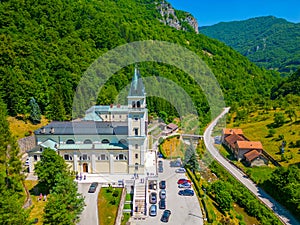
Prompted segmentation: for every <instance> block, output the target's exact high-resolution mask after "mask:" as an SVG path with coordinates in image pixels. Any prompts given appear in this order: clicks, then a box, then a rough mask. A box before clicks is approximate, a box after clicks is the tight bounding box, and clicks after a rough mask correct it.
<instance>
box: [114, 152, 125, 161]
mask: <svg viewBox="0 0 300 225" xmlns="http://www.w3.org/2000/svg"><path fill="white" fill-rule="evenodd" d="M116 159H117V160H127V156H126V155H124V154H122V153H121V154H119V155H117V157H116Z"/></svg>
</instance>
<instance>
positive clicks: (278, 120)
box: [273, 112, 285, 127]
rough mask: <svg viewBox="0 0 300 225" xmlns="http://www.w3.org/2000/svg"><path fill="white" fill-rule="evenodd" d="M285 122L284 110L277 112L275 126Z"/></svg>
mask: <svg viewBox="0 0 300 225" xmlns="http://www.w3.org/2000/svg"><path fill="white" fill-rule="evenodd" d="M284 122H285V117H284V114H283V113H282V112H277V113H275V114H274V123H273V124H274V126H275V127H280V126H282V125H283V124H284Z"/></svg>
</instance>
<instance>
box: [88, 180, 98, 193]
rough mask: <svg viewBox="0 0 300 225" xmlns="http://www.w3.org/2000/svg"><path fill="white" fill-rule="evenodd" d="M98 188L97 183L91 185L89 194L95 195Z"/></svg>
mask: <svg viewBox="0 0 300 225" xmlns="http://www.w3.org/2000/svg"><path fill="white" fill-rule="evenodd" d="M97 187H98V183H97V182H93V183H91V185H90V188H89V193H94V192H95V191H96V189H97Z"/></svg>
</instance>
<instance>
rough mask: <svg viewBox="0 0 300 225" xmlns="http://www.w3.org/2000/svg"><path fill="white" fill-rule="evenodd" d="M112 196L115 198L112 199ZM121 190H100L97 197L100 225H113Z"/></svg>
mask: <svg viewBox="0 0 300 225" xmlns="http://www.w3.org/2000/svg"><path fill="white" fill-rule="evenodd" d="M113 194H114V195H115V196H116V195H117V196H116V197H114V196H113ZM121 194H122V188H101V189H100V191H99V195H98V217H99V221H100V225H113V224H114V223H115V219H116V216H117V212H118V207H119V204H120V199H121Z"/></svg>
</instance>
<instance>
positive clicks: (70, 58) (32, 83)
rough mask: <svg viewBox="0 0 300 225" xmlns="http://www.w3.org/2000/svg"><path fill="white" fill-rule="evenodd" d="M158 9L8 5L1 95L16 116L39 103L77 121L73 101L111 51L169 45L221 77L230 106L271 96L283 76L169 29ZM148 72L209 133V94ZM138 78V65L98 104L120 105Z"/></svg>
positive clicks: (156, 70) (119, 4) (32, 2)
mask: <svg viewBox="0 0 300 225" xmlns="http://www.w3.org/2000/svg"><path fill="white" fill-rule="evenodd" d="M156 6H157V5H156V3H155V2H154V1H151V0H138V1H134V0H115V1H113V0H103V1H98V0H91V1H81V0H68V1H66V0H51V1H50V0H43V1H41V0H29V1H21V0H12V1H1V2H0V40H1V41H0V45H1V47H0V77H1V80H0V92H1V93H2V96H3V100H4V101H5V103H6V104H7V108H8V112H9V114H10V115H12V116H15V115H17V114H26V113H29V110H30V107H29V103H28V102H29V99H30V97H34V98H35V99H36V101H37V103H38V104H39V106H40V108H41V111H42V113H43V114H44V115H46V116H47V117H48V118H49V119H55V120H64V119H68V118H71V110H72V101H73V94H74V92H75V90H76V86H77V84H78V82H79V80H80V78H81V76H82V74H83V73H84V71H85V70H86V69H87V68H88V67H89V65H90V64H91V63H92V62H93V61H94V60H95V59H97V58H98V57H99V56H101V55H102V54H103V53H105V52H107V51H108V50H110V49H113V48H115V47H116V46H119V45H122V44H125V43H130V42H133V41H138V40H163V41H168V42H172V43H177V44H179V45H182V46H184V47H186V48H188V49H190V50H192V51H194V52H195V53H196V54H198V55H199V56H200V57H201V58H202V59H203V60H204V61H205V62H206V63H207V64H208V65H209V67H210V68H211V70H212V72H213V73H214V74H215V76H216V77H217V79H218V81H219V83H220V86H221V88H222V90H223V92H224V95H225V100H226V102H227V104H232V103H233V102H236V103H239V104H241V105H247V102H251V101H252V100H253V99H256V101H259V99H263V98H265V97H266V98H268V97H269V96H270V90H271V87H272V85H274V84H276V83H277V80H278V76H277V78H276V74H272V72H271V71H266V70H264V69H260V68H258V67H257V66H255V65H254V64H253V63H251V62H250V61H249V60H248V59H247V58H246V57H243V56H242V55H240V54H239V53H237V52H236V51H234V50H232V49H231V48H229V47H227V46H226V45H225V44H223V43H221V42H219V41H216V40H213V39H210V38H208V37H206V36H204V35H202V34H199V35H197V34H195V32H184V31H178V30H176V29H175V28H171V27H168V26H165V25H164V24H162V23H160V22H159V19H160V14H159V12H158V11H157V9H156ZM140 68H141V74H142V75H146V74H147V75H155V76H164V77H166V78H168V79H170V80H172V81H174V82H175V83H177V84H179V85H180V86H181V87H182V88H183V89H184V90H185V91H186V92H187V93H188V94H189V95H190V96H191V98H192V100H193V101H194V104H195V106H196V108H197V110H198V113H199V115H200V118H201V119H202V121H203V125H204V124H205V123H207V122H208V121H209V120H210V119H209V113H208V111H209V107H208V104H207V102H206V100H205V97H204V96H203V93H202V91H201V90H199V87H198V86H197V85H195V82H194V81H193V80H192V79H191V78H189V77H187V75H186V74H185V73H184V72H183V71H181V70H179V69H177V68H175V67H173V66H169V65H165V64H161V63H141V65H140ZM132 72H133V65H132V66H129V67H126V68H123V69H122V70H120V71H119V72H118V73H117V74H115V76H113V78H112V79H110V80H109V82H108V83H107V85H106V88H105V91H103V92H101V96H99V98H98V99H97V103H98V104H109V103H111V102H113V100H114V98H115V97H116V95H117V93H118V91H119V90H121V89H122V88H124V87H125V86H126V85H127V84H128V83H129V82H130V80H131V77H132ZM272 75H273V76H272ZM148 107H149V109H150V112H158V111H165V112H167V113H168V114H169V115H175V116H176V111H175V110H174V108H173V107H172V106H171V105H170V104H168V103H167V102H165V101H162V100H160V99H159V100H157V99H155V98H149V99H148Z"/></svg>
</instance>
